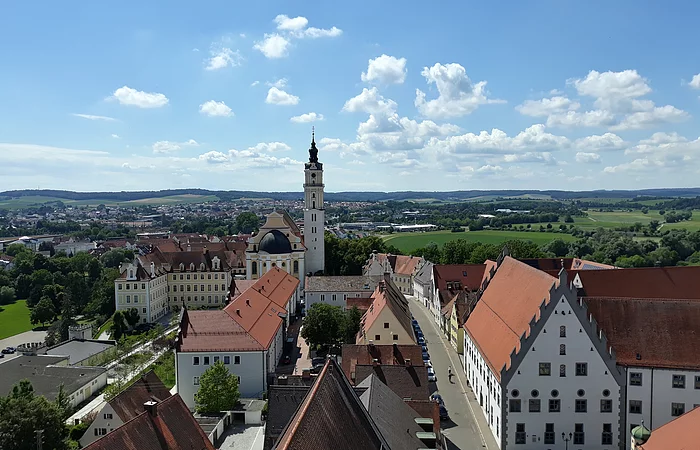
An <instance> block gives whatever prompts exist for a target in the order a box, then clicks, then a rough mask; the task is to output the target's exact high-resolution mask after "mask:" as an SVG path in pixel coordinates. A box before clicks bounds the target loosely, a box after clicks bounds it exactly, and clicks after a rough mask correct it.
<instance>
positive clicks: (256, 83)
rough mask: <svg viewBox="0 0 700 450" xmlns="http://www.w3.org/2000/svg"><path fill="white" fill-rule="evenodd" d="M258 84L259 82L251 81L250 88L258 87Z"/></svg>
mask: <svg viewBox="0 0 700 450" xmlns="http://www.w3.org/2000/svg"><path fill="white" fill-rule="evenodd" d="M259 84H260V82H259V81H258V80H255V81H253V82H252V83H250V87H255V86H257V85H259Z"/></svg>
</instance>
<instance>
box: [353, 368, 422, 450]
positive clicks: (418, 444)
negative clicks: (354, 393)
mask: <svg viewBox="0 0 700 450" xmlns="http://www.w3.org/2000/svg"><path fill="white" fill-rule="evenodd" d="M358 386H359V387H365V388H367V390H365V392H364V393H363V394H362V395H360V400H361V401H362V404H363V405H364V406H365V408H366V409H367V411H368V412H369V415H370V416H371V417H372V419H373V420H374V423H376V424H377V427H378V428H379V430H380V431H381V433H382V436H384V439H386V441H387V443H388V444H389V448H391V449H401V450H417V449H421V448H425V444H424V443H423V441H421V440H420V439H418V437H417V433H422V432H423V429H422V428H421V427H420V425H418V424H417V423H416V421H415V420H414V419H417V418H420V415H419V414H418V413H417V412H416V411H414V410H413V409H412V408H411V407H410V406H408V405H406V404H405V403H404V401H403V400H402V399H401V398H399V397H398V396H397V395H396V394H395V393H394V392H392V391H391V389H389V388H388V387H387V385H386V384H384V383H382V382H381V381H380V380H379V379H378V378H377V376H376V375H370V376H369V377H367V378H365V379H364V380H363V381H362V383H360V384H359V385H358Z"/></svg>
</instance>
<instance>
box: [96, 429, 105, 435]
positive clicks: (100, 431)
mask: <svg viewBox="0 0 700 450" xmlns="http://www.w3.org/2000/svg"><path fill="white" fill-rule="evenodd" d="M105 434H107V428H95V436H104V435H105Z"/></svg>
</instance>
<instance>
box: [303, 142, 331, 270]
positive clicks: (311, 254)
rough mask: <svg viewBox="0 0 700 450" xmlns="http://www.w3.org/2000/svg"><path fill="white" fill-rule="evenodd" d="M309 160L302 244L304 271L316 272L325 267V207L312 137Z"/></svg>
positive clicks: (306, 168)
mask: <svg viewBox="0 0 700 450" xmlns="http://www.w3.org/2000/svg"><path fill="white" fill-rule="evenodd" d="M309 155H310V158H309V162H308V163H306V165H305V169H304V245H305V246H306V271H307V272H311V273H312V274H316V273H318V272H321V273H323V271H324V269H325V258H326V252H325V241H324V233H325V223H326V220H325V214H326V212H325V207H324V203H323V188H324V184H323V164H321V163H320V162H318V150H317V149H316V142H315V141H314V139H313V138H312V140H311V149H310V150H309Z"/></svg>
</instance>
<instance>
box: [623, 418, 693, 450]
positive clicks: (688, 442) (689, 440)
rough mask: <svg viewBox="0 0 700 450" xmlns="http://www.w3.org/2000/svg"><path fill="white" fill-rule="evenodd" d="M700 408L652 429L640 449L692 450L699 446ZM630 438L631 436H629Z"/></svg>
mask: <svg viewBox="0 0 700 450" xmlns="http://www.w3.org/2000/svg"><path fill="white" fill-rule="evenodd" d="M698 427H700V408H693V409H691V410H690V411H688V412H687V413H685V414H683V415H682V416H679V417H676V418H675V419H673V420H672V421H670V422H668V423H667V424H665V425H662V426H660V427H659V428H657V429H655V430H652V432H651V436H649V440H648V441H647V442H646V444H644V445H643V446H642V447H641V448H640V450H691V449H695V448H698V438H699V437H700V433H698ZM628 438H629V436H628Z"/></svg>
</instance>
